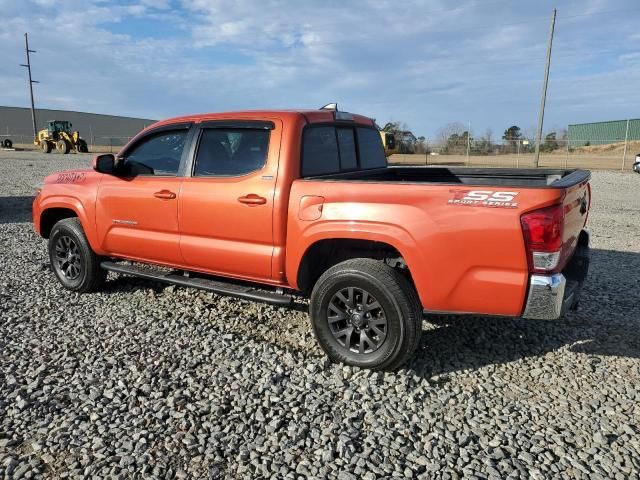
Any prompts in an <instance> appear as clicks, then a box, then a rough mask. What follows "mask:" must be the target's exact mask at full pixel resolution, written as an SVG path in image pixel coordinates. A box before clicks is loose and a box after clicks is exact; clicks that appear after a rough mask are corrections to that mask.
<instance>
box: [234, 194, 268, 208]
mask: <svg viewBox="0 0 640 480" xmlns="http://www.w3.org/2000/svg"><path fill="white" fill-rule="evenodd" d="M238 201H239V202H240V203H244V204H245V205H249V206H250V207H255V206H256V205H264V204H265V203H267V199H266V198H264V197H261V196H260V195H256V194H255V193H250V194H249V195H245V196H244V197H240V198H238Z"/></svg>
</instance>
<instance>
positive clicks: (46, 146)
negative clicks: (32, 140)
mask: <svg viewBox="0 0 640 480" xmlns="http://www.w3.org/2000/svg"><path fill="white" fill-rule="evenodd" d="M40 147H42V151H43V152H44V153H51V142H49V141H48V140H43V141H42V142H41V143H40Z"/></svg>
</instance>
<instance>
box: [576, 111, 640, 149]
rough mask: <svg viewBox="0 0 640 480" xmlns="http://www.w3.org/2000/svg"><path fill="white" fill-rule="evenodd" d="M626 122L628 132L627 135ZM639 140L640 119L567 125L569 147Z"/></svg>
mask: <svg viewBox="0 0 640 480" xmlns="http://www.w3.org/2000/svg"><path fill="white" fill-rule="evenodd" d="M627 122H629V132H628V133H627ZM625 136H626V137H627V139H628V140H640V118H634V119H629V120H613V121H611V122H595V123H577V124H575V125H569V131H568V137H569V145H570V146H572V147H581V146H583V145H604V144H607V143H616V142H624V139H625Z"/></svg>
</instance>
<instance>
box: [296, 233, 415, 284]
mask: <svg viewBox="0 0 640 480" xmlns="http://www.w3.org/2000/svg"><path fill="white" fill-rule="evenodd" d="M355 258H371V259H374V260H380V261H383V262H385V263H387V264H389V265H391V266H392V267H396V268H399V269H401V270H402V271H404V272H405V273H406V274H407V277H408V279H409V281H410V282H411V284H412V285H413V286H414V288H415V284H414V282H413V279H412V278H411V272H410V270H409V268H408V265H407V262H406V259H405V257H404V256H403V254H402V252H401V251H400V250H399V249H398V248H397V247H396V246H395V245H393V244H391V243H389V242H387V241H383V240H373V239H361V238H349V237H332V238H322V239H318V240H316V241H314V242H312V243H310V244H309V245H308V247H307V248H306V250H305V251H304V253H303V254H302V256H301V257H300V261H299V262H298V268H297V272H296V276H295V281H296V286H297V288H298V289H299V290H300V291H301V292H302V293H303V294H305V295H307V294H309V293H310V292H311V289H312V288H313V286H314V285H315V283H316V281H317V280H318V278H320V276H321V275H322V274H323V273H324V272H325V271H327V270H328V269H329V268H331V267H333V266H334V265H337V264H338V263H341V262H343V261H345V260H350V259H355Z"/></svg>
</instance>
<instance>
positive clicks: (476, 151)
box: [382, 122, 567, 155]
mask: <svg viewBox="0 0 640 480" xmlns="http://www.w3.org/2000/svg"><path fill="white" fill-rule="evenodd" d="M382 130H383V131H385V132H390V133H393V134H394V135H395V137H396V144H397V145H398V149H399V153H422V154H428V153H431V152H435V151H437V152H439V153H442V154H444V155H464V154H466V152H467V148H468V149H469V154H470V155H500V154H509V153H532V152H533V151H534V150H535V138H534V135H525V134H524V133H523V131H522V129H521V128H520V127H519V126H517V125H511V126H510V127H508V128H507V129H505V131H504V133H503V134H502V136H501V138H500V139H499V140H501V141H496V140H495V139H494V135H493V131H492V130H491V129H490V128H487V129H486V130H485V132H484V134H483V135H481V136H480V137H477V138H476V137H474V136H473V132H471V133H470V132H469V131H468V129H467V128H466V127H465V126H464V125H463V124H462V123H460V122H454V123H449V124H447V125H444V126H443V127H441V128H440V129H439V130H438V133H437V135H436V138H435V140H434V142H433V143H430V142H428V141H427V139H426V138H425V137H424V136H416V135H414V134H413V132H412V131H411V129H410V128H409V127H408V125H407V124H406V123H404V122H389V123H387V124H386V125H385V126H384V127H383V128H382ZM566 140H567V131H566V130H565V129H562V130H561V131H559V132H548V133H547V134H545V135H544V138H543V142H542V144H541V145H540V151H541V152H552V151H554V150H557V149H559V148H561V146H562V145H564V143H563V142H566Z"/></svg>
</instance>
